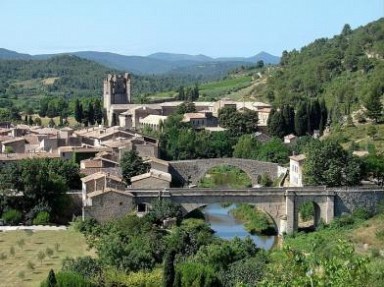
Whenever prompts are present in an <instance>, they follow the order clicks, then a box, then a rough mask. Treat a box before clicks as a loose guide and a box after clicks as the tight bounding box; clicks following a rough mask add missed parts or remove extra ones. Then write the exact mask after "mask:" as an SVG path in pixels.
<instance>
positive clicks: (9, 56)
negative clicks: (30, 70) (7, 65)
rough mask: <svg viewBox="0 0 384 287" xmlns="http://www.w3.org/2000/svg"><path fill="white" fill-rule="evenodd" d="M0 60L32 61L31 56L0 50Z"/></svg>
mask: <svg viewBox="0 0 384 287" xmlns="http://www.w3.org/2000/svg"><path fill="white" fill-rule="evenodd" d="M0 59H2V60H32V59H33V56H31V55H28V54H20V53H17V52H15V51H11V50H7V49H3V48H0Z"/></svg>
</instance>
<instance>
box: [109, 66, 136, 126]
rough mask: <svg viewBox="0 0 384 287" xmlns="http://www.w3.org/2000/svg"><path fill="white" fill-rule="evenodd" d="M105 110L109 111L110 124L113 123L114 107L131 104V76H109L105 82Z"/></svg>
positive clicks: (126, 74)
mask: <svg viewBox="0 0 384 287" xmlns="http://www.w3.org/2000/svg"><path fill="white" fill-rule="evenodd" d="M103 98H104V109H105V110H106V111H107V116H108V121H109V124H111V122H112V117H113V115H112V113H113V111H111V106H112V105H124V104H130V103H131V75H130V74H128V73H125V74H124V75H123V76H122V75H111V74H108V76H107V78H106V79H105V80H104V94H103Z"/></svg>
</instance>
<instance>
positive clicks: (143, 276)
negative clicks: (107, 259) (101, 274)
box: [105, 269, 163, 287]
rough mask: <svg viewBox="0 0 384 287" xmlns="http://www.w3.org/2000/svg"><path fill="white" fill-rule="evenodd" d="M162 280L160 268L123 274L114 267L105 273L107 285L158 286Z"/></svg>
mask: <svg viewBox="0 0 384 287" xmlns="http://www.w3.org/2000/svg"><path fill="white" fill-rule="evenodd" d="M162 280H163V272H162V271H161V269H155V270H153V271H151V272H148V271H138V272H130V273H129V274H125V273H124V272H118V271H117V270H114V269H108V270H107V274H106V279H105V281H106V285H107V286H130V287H144V286H145V287H159V286H161V283H160V282H162Z"/></svg>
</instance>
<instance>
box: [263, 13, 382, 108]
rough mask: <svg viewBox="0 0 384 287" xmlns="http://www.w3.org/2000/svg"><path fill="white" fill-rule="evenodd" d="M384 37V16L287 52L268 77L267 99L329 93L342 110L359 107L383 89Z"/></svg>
mask: <svg viewBox="0 0 384 287" xmlns="http://www.w3.org/2000/svg"><path fill="white" fill-rule="evenodd" d="M383 35H384V18H382V19H379V20H378V21H375V22H372V23H370V24H368V25H366V26H364V27H360V28H358V29H356V30H351V29H350V27H349V25H346V26H345V27H344V28H343V31H342V32H341V34H340V35H337V36H334V37H333V38H331V39H327V38H321V39H317V40H316V41H314V42H313V43H311V44H309V45H307V46H305V47H303V48H302V49H301V50H300V51H296V50H293V51H291V52H287V51H284V52H283V55H282V58H281V68H280V69H278V70H277V71H276V72H275V74H274V75H273V76H272V77H270V79H269V81H268V91H267V95H268V97H269V99H270V100H271V101H272V102H274V103H276V104H280V103H292V102H294V103H295V102H298V101H300V100H301V99H304V98H307V97H310V98H315V97H325V98H326V100H327V103H328V104H329V106H334V108H335V109H338V110H340V111H341V113H344V110H346V111H349V110H350V108H353V107H356V106H358V105H359V104H361V103H362V101H363V100H364V97H365V96H366V94H368V93H369V92H370V90H371V89H373V88H379V89H380V88H381V89H382V90H384V83H382V79H383V78H384V62H383V58H384V37H383ZM380 82H381V84H380ZM376 86H378V87H376Z"/></svg>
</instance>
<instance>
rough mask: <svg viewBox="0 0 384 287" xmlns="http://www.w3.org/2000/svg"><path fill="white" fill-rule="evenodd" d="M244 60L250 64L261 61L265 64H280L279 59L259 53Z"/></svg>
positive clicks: (265, 53)
mask: <svg viewBox="0 0 384 287" xmlns="http://www.w3.org/2000/svg"><path fill="white" fill-rule="evenodd" d="M246 59H247V61H250V62H252V63H257V62H258V61H260V60H262V61H263V62H264V63H265V64H272V65H277V64H279V63H280V57H277V56H274V55H271V54H269V53H267V52H260V53H259V54H257V55H255V56H253V57H249V58H246Z"/></svg>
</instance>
